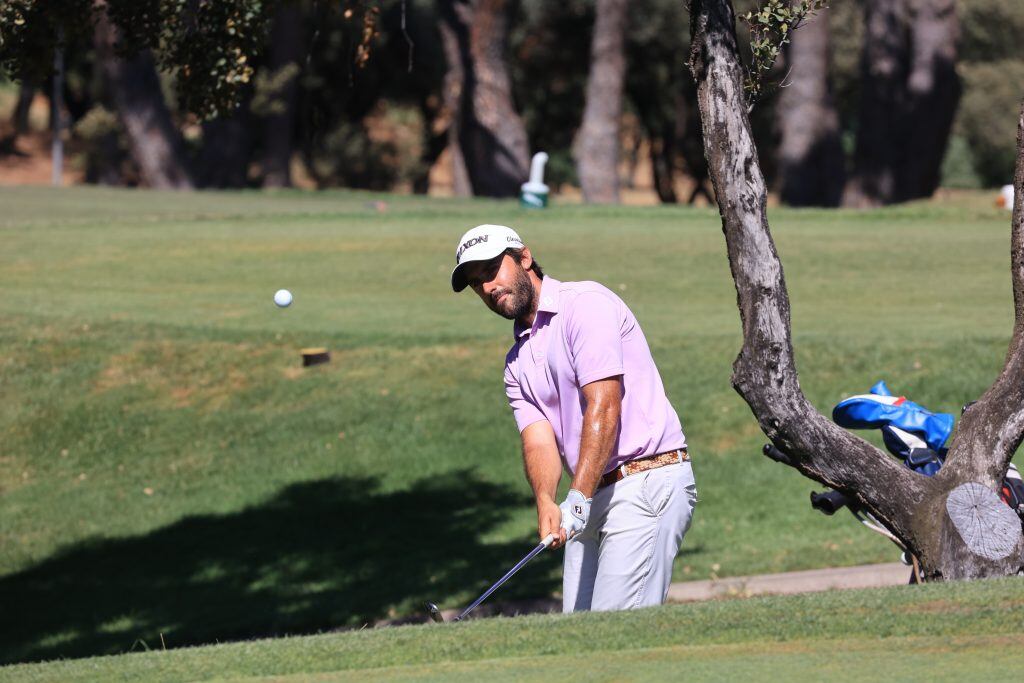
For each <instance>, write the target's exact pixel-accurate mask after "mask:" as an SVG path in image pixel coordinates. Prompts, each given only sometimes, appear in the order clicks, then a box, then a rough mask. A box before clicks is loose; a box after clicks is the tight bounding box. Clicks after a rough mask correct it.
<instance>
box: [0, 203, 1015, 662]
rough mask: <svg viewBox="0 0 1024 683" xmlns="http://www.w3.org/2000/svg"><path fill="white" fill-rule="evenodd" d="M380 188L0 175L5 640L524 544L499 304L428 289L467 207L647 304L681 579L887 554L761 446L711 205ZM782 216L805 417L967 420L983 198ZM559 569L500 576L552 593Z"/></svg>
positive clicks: (28, 652) (439, 594)
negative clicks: (906, 412)
mask: <svg viewBox="0 0 1024 683" xmlns="http://www.w3.org/2000/svg"><path fill="white" fill-rule="evenodd" d="M374 199H379V197H375V196H371V195H365V194H356V193H323V194H302V193H281V194H273V195H264V194H256V193H196V194H185V195H182V194H173V193H164V194H161V193H149V192H141V191H115V190H107V189H96V188H72V189H67V190H61V191H52V190H50V189H38V188H37V189H28V188H19V189H0V205H2V206H3V207H4V210H3V212H2V215H0V236H2V242H3V249H2V250H0V289H2V291H3V292H4V296H3V297H2V298H0V318H2V320H3V325H2V326H0V605H3V611H4V613H5V615H10V614H14V615H17V618H16V619H10V618H8V619H4V620H3V621H2V622H0V642H2V643H3V647H2V648H0V661H2V662H16V661H25V660H37V659H49V658H54V657H70V656H85V655H91V654H101V653H118V652H124V651H127V650H129V649H131V648H133V647H134V648H136V649H137V648H141V647H145V646H148V647H155V646H156V644H157V643H159V642H160V638H161V634H162V636H163V638H164V639H165V641H166V642H167V643H168V645H169V646H171V647H177V646H182V645H189V644H201V643H210V642H214V641H216V640H219V641H225V640H231V639H239V638H250V637H256V636H265V635H282V634H296V633H310V632H315V631H317V630H325V629H331V628H335V627H339V626H359V625H361V624H364V623H367V622H370V621H373V620H375V619H378V618H382V617H388V616H393V615H400V614H406V613H409V612H410V611H412V610H415V609H417V608H418V606H419V604H420V603H421V601H422V600H424V599H432V600H435V601H437V602H438V603H440V604H441V605H442V606H444V607H454V606H457V605H459V604H463V603H465V602H466V601H468V600H469V599H471V598H472V597H474V596H475V595H476V594H477V593H478V592H479V591H481V590H482V589H484V588H486V586H487V585H489V584H490V582H491V581H492V580H493V579H494V578H495V577H496V576H499V575H500V574H501V573H502V571H504V569H506V568H507V567H508V566H510V565H511V564H512V563H513V562H514V561H515V560H516V559H518V558H519V557H521V556H522V554H523V553H524V552H525V551H526V549H528V548H529V547H530V546H531V545H532V544H533V543H534V542H535V541H534V540H533V539H534V538H535V529H534V522H535V519H534V513H533V509H532V504H531V500H530V497H529V489H528V487H527V485H526V483H525V482H524V480H523V477H522V471H521V465H520V461H519V453H518V437H517V434H516V431H515V428H514V424H513V421H512V419H511V416H510V415H509V411H508V408H507V406H506V405H505V401H504V395H503V392H502V380H501V368H502V360H503V357H504V353H505V351H506V350H507V348H508V345H509V343H510V334H509V324H508V323H507V322H505V321H503V320H501V319H499V318H497V317H496V316H494V315H493V314H490V313H489V312H488V311H486V310H485V309H484V307H483V305H482V304H481V303H480V302H479V301H478V300H476V299H475V298H474V297H473V296H472V295H471V294H468V293H466V294H464V295H462V296H455V295H453V294H452V293H451V291H450V288H449V286H448V275H449V273H450V267H451V262H452V248H453V244H454V240H455V239H456V238H457V237H458V235H459V234H461V232H462V231H463V230H464V229H466V228H467V227H469V226H472V225H475V224H478V223H483V222H498V223H507V224H510V225H513V226H515V227H516V228H517V229H519V230H520V232H521V233H522V235H523V236H524V238H525V239H526V241H527V242H528V243H529V244H530V245H531V246H532V247H533V248H534V250H535V252H536V254H537V256H538V259H539V260H540V262H541V263H542V264H543V265H544V267H545V269H546V270H547V271H548V272H549V273H550V274H551V275H553V276H555V277H559V278H560V279H565V280H571V279H595V280H599V281H601V282H604V283H606V284H607V285H608V286H610V287H612V288H613V289H615V290H616V291H618V292H620V294H621V295H622V296H623V297H624V299H625V300H626V301H627V303H629V304H630V306H631V307H632V308H633V310H634V311H635V312H636V314H637V316H638V318H639V320H640V322H641V324H642V325H643V327H644V330H645V332H646V334H647V337H648V339H649V341H650V342H651V345H652V348H653V351H654V355H655V358H656V360H657V362H658V364H659V367H660V368H661V370H662V374H663V376H664V379H665V384H666V388H667V391H668V393H669V396H670V398H671V399H672V400H673V402H674V404H675V405H676V407H677V409H678V410H679V412H680V414H681V417H682V419H683V423H684V428H685V430H686V433H687V435H688V438H689V441H690V446H691V453H692V454H693V456H694V460H695V462H694V467H695V471H696V474H697V479H698V488H699V490H700V498H701V502H700V504H699V505H698V510H697V513H696V516H695V521H694V526H693V528H692V530H691V532H690V534H689V535H688V536H687V539H686V541H685V544H684V548H683V551H682V552H681V554H680V556H679V558H678V560H677V565H676V578H677V579H680V580H685V579H697V578H707V577H709V576H712V575H719V576H728V575H737V574H748V573H760V572H774V571H785V570H791V569H807V568H815V567H822V566H829V565H844V564H858V563H864V562H872V561H891V560H892V559H894V558H895V552H894V550H893V548H892V546H891V545H890V544H888V542H886V541H884V540H883V539H880V538H878V537H875V536H873V535H871V534H869V533H867V532H865V531H863V530H862V529H860V528H859V527H858V526H856V525H855V524H854V523H852V521H850V520H847V519H842V518H840V519H830V518H825V517H823V516H821V515H819V514H817V513H813V512H812V511H811V510H810V507H809V505H808V503H807V493H808V491H809V490H810V489H811V488H812V484H811V482H809V481H807V480H805V479H803V478H802V477H801V476H800V475H798V474H797V473H796V472H795V471H793V470H790V469H788V468H786V467H783V466H781V465H778V464H776V463H772V462H770V461H768V460H767V459H766V458H764V457H762V456H761V455H760V454H759V447H760V445H761V443H762V442H763V437H762V436H761V435H760V432H759V430H758V428H757V425H756V424H755V422H754V420H753V419H752V418H751V416H750V412H749V410H748V409H747V408H746V406H745V405H744V404H743V403H742V401H741V400H740V399H739V398H738V397H737V396H736V395H735V393H734V392H733V391H732V389H731V388H730V386H729V373H730V365H731V362H732V360H733V358H734V356H735V353H736V351H737V349H738V348H739V315H738V313H737V310H736V306H735V292H734V290H733V286H732V281H731V279H730V277H729V272H728V264H727V261H726V257H725V248H724V241H723V239H722V235H721V230H720V223H719V219H718V216H717V213H716V212H714V211H710V210H695V209H688V208H672V207H652V208H593V207H575V206H556V207H554V208H552V209H550V210H547V211H544V212H523V211H522V210H520V209H519V208H518V207H516V206H515V205H514V204H513V203H510V202H489V201H464V202H456V201H443V200H427V199H423V198H408V197H407V198H397V197H386V198H383V199H385V200H386V201H387V208H386V210H383V211H382V210H380V207H379V206H378V205H377V204H375V203H372V202H371V200H374ZM771 220H772V228H773V232H774V234H775V237H776V240H777V242H778V246H779V251H780V253H781V256H782V259H783V263H784V266H785V268H786V276H787V282H788V285H789V288H790V294H791V297H792V301H793V325H794V333H795V343H796V348H797V360H798V363H799V368H800V372H801V382H802V386H803V388H804V390H805V392H806V393H807V395H808V397H809V398H810V400H811V401H812V402H813V403H814V404H815V405H816V406H818V407H819V408H820V409H822V410H823V411H829V410H830V409H831V406H832V405H834V404H835V403H836V402H837V401H838V400H840V399H841V398H843V397H844V396H846V395H849V394H852V393H858V392H862V391H864V390H866V389H867V388H868V387H869V386H870V385H871V384H872V383H873V382H874V381H876V380H877V379H879V378H884V379H886V380H888V382H889V383H890V386H891V387H892V388H893V389H894V390H895V391H897V392H900V393H905V394H907V395H908V396H911V397H912V398H914V399H915V400H916V401H918V402H920V403H922V404H924V405H926V406H929V407H931V408H933V409H937V410H944V411H948V412H954V413H957V412H959V407H960V405H961V404H962V403H964V402H966V401H968V400H971V399H973V398H976V397H977V396H978V395H979V394H980V393H981V392H982V391H983V390H984V389H985V388H987V386H988V385H989V384H990V383H991V381H992V379H993V378H994V377H995V375H996V373H997V372H998V369H999V368H1000V366H1001V362H1002V359H1003V356H1004V354H1005V351H1006V343H1007V341H1008V339H1009V334H1010V330H1011V326H1012V302H1011V291H1010V280H1009V268H1008V262H1009V259H1008V246H1009V214H1008V213H1007V212H1004V211H1002V210H999V209H996V208H995V207H992V206H991V205H990V199H989V198H988V197H984V196H981V195H968V196H966V197H964V198H962V199H960V200H957V201H954V202H947V203H933V204H915V205H909V206H904V207H899V208H894V209H889V210H885V211H875V212H862V213H853V212H839V211H836V212H823V211H784V210H778V211H773V212H772V215H771ZM281 287H287V288H289V289H291V290H292V291H293V293H294V294H295V303H294V304H293V305H292V307H291V308H289V309H287V310H278V309H276V308H275V307H274V305H273V303H272V301H271V297H272V295H273V292H274V291H275V290H276V289H278V288H281ZM319 345H323V346H328V347H329V348H330V349H331V350H332V353H333V361H332V362H331V363H330V364H329V365H326V366H319V367H314V368H309V369H305V370H304V369H302V368H301V367H300V362H299V349H300V348H302V347H304V346H319ZM557 562H558V556H557V555H556V554H552V555H550V556H542V557H541V558H540V559H539V560H538V561H537V562H536V563H535V564H533V565H531V566H530V567H529V568H528V569H527V570H526V571H525V572H524V573H523V574H522V576H518V577H517V578H516V579H515V580H514V581H512V582H510V583H509V585H508V586H506V587H504V588H502V591H501V593H500V594H499V595H498V596H497V597H498V598H499V599H500V598H505V599H508V598H514V597H532V596H536V595H538V594H546V593H550V592H552V591H554V590H557V588H558V576H559V573H560V572H559V568H558V564H557Z"/></svg>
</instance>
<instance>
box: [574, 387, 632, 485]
mask: <svg viewBox="0 0 1024 683" xmlns="http://www.w3.org/2000/svg"><path fill="white" fill-rule="evenodd" d="M594 384H600V385H602V386H600V387H594V386H593V385H589V384H588V385H587V386H586V387H584V395H585V397H586V398H587V407H586V411H585V412H584V413H583V434H582V435H581V437H580V457H579V462H578V463H577V464H576V475H575V476H574V477H573V480H572V488H574V489H576V490H577V491H579V492H580V493H582V494H583V495H584V496H586V497H587V498H590V497H592V496H593V495H594V492H595V491H596V490H597V484H598V482H599V481H600V480H601V475H602V474H604V468H605V467H607V465H608V460H609V458H611V456H612V449H613V448H614V447H615V443H616V441H617V440H618V436H619V420H620V418H621V417H622V395H621V391H622V382H621V379H614V380H604V381H603V382H600V383H598V382H595V383H594ZM591 387H593V388H592V389H591ZM588 389H591V390H590V391H587V390H588Z"/></svg>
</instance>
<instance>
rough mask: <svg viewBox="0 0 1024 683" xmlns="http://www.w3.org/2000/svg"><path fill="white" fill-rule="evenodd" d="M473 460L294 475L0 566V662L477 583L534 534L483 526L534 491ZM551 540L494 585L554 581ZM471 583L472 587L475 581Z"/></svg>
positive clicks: (151, 643)
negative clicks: (23, 563)
mask: <svg viewBox="0 0 1024 683" xmlns="http://www.w3.org/2000/svg"><path fill="white" fill-rule="evenodd" d="M531 500H532V499H530V498H529V497H528V496H524V495H521V494H519V493H516V492H514V491H513V490H512V489H510V488H509V487H506V486H503V485H499V484H494V483H489V482H486V481H483V480H481V479H480V478H479V477H478V476H477V475H475V474H474V473H473V472H471V471H462V472H456V473H451V474H448V475H443V476H438V477H431V478H424V479H422V480H420V481H418V482H416V483H415V484H413V485H412V486H411V487H409V488H408V489H406V490H403V491H395V492H381V491H380V486H379V482H378V480H376V479H374V478H337V479H327V480H321V481H314V482H306V483H299V484H294V485H291V486H289V487H287V488H285V489H283V490H282V491H281V492H280V493H279V494H278V495H277V496H275V497H274V498H273V499H271V500H269V501H268V502H266V503H264V504H262V505H258V506H254V507H250V508H246V509H244V510H241V511H239V512H236V513H232V514H227V515H204V516H198V517H190V518H186V519H183V520H182V521H180V522H177V523H175V524H173V525H171V526H168V527H165V528H162V529H158V530H155V531H153V532H151V533H149V534H146V535H144V536H139V537H133V538H126V539H117V540H103V539H100V540H91V541H86V542H84V543H82V544H80V545H76V546H74V547H72V548H70V549H68V550H65V551H62V552H60V553H58V554H57V555H55V556H54V557H52V558H50V559H48V560H46V561H44V562H42V563H40V564H39V565H37V566H35V567H33V568H31V569H28V570H26V571H23V572H19V573H17V574H12V575H9V576H7V577H4V578H2V579H0V605H2V610H3V619H2V621H0V643H3V646H2V648H0V663H11V662H17V661H32V660H39V659H53V658H56V657H81V656H86V655H95V654H110V653H119V652H124V651H127V650H130V649H133V648H137V649H141V648H142V647H149V648H160V647H162V646H163V645H162V643H161V637H162V638H163V642H164V643H166V646H167V647H179V646H183V645H195V644H200V643H211V642H215V641H223V640H236V639H243V638H254V637H262V636H275V635H283V634H298V633H311V632H316V631H320V630H327V629H334V628H338V627H345V626H360V625H362V624H366V623H372V622H373V621H374V620H376V619H380V618H384V617H389V616H395V615H396V614H407V613H409V612H410V611H412V610H416V609H419V608H420V606H421V605H422V603H423V601H424V600H434V601H437V602H439V603H442V604H445V603H446V602H447V603H449V604H447V605H446V606H454V605H451V604H450V601H451V600H453V599H459V598H461V599H465V596H466V595H468V594H472V593H474V592H475V591H481V592H482V591H483V590H484V589H486V588H487V586H488V585H490V582H492V581H494V580H495V579H496V578H497V577H499V576H500V575H501V574H502V573H504V571H505V570H506V569H507V568H508V567H510V566H511V565H512V564H514V563H515V562H516V561H517V560H519V559H520V558H521V557H522V556H523V555H524V554H525V553H526V552H527V551H528V550H529V549H530V547H532V545H533V544H534V543H535V539H534V538H533V537H532V536H523V537H521V538H517V539H514V540H512V541H509V542H506V543H484V542H483V537H484V536H485V535H486V534H488V533H490V532H492V531H493V530H494V529H495V527H496V526H497V525H499V524H501V523H502V522H504V521H505V519H506V517H507V515H508V514H509V513H510V511H511V510H513V509H515V508H517V507H520V506H523V505H527V504H529V503H530V502H531ZM558 559H559V558H558V557H556V556H555V554H550V555H548V554H544V555H542V556H541V557H538V558H537V559H536V560H535V561H534V562H533V563H531V565H530V566H528V567H527V568H526V569H524V570H523V572H521V573H520V574H519V575H517V576H516V578H515V580H514V581H513V582H510V583H509V584H508V585H506V586H503V587H502V596H501V597H502V598H503V599H508V598H514V597H538V596H544V595H549V594H550V593H551V592H552V590H553V589H554V588H555V587H556V580H555V574H554V573H553V570H554V569H555V567H556V565H557V562H558ZM471 597H472V596H471Z"/></svg>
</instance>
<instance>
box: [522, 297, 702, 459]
mask: <svg viewBox="0 0 1024 683" xmlns="http://www.w3.org/2000/svg"><path fill="white" fill-rule="evenodd" d="M514 334H515V344H513V346H512V348H511V349H510V350H509V352H508V355H507V356H506V357H505V393H506V394H507V395H508V402H509V405H510V406H511V407H512V413H513V415H514V416H515V419H516V424H517V425H518V426H519V431H520V432H522V431H523V430H524V429H526V427H528V426H529V425H531V424H533V423H534V422H537V421H539V420H547V421H548V422H550V423H551V426H552V427H553V428H554V432H555V438H556V439H557V440H558V450H559V452H560V453H561V454H562V460H563V462H564V463H565V465H566V467H568V469H569V471H570V472H572V473H574V474H575V472H576V463H577V462H578V461H579V455H580V436H581V434H582V433H583V407H584V398H583V392H582V390H581V387H582V386H584V385H586V384H589V383H590V382H594V381H596V380H599V379H606V378H608V377H614V376H616V375H622V380H623V385H624V388H625V391H624V393H623V395H622V421H621V427H620V430H619V438H618V441H617V442H616V444H615V449H614V451H613V455H612V457H611V459H610V460H609V462H608V467H607V468H606V469H605V472H610V471H611V470H613V469H615V468H616V467H618V466H619V465H621V464H622V463H624V462H627V461H629V460H633V459H634V458H638V457H643V456H645V455H654V454H655V453H664V452H665V451H671V450H674V449H676V448H683V447H685V446H686V437H685V436H684V435H683V429H682V426H681V425H680V423H679V416H678V415H676V411H675V410H674V409H673V408H672V405H671V404H670V403H669V401H668V397H666V396H665V387H664V385H662V383H661V375H660V374H658V368H657V367H655V365H654V359H653V358H652V357H651V350H650V347H648V346H647V339H646V338H645V337H644V333H643V331H642V330H641V329H640V323H638V322H637V320H636V318H635V317H634V316H633V313H632V312H631V311H630V310H629V308H627V307H626V304H625V303H623V301H622V299H620V298H619V297H618V296H616V295H615V293H614V292H612V291H611V290H609V289H608V288H607V287H604V286H602V285H599V284H598V283H596V282H559V281H558V280H555V279H554V278H551V277H545V278H544V281H543V284H542V285H541V290H540V302H539V304H538V307H537V315H536V317H535V319H534V321H533V327H531V328H530V329H526V328H524V327H522V326H520V325H519V324H518V323H516V325H515V327H514Z"/></svg>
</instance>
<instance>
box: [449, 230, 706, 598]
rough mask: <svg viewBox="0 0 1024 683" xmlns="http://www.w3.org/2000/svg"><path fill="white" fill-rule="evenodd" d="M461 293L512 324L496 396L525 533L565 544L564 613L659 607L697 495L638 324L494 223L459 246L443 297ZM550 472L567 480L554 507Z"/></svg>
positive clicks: (615, 301) (604, 292)
mask: <svg viewBox="0 0 1024 683" xmlns="http://www.w3.org/2000/svg"><path fill="white" fill-rule="evenodd" d="M467 286H468V287H471V288H472V289H473V291H474V292H476V293H477V295H478V296H479V297H480V298H481V299H483V301H484V303H485V304H486V305H487V307H488V308H490V309H491V310H492V311H494V312H495V313H497V314H498V315H500V316H502V317H505V318H508V319H509V320H514V321H515V324H514V325H513V338H514V343H513V345H512V349H511V350H510V351H509V352H508V355H507V356H506V358H505V393H506V394H507V395H508V402H509V405H510V406H511V407H512V413H513V415H514V416H515V420H516V424H517V425H518V427H519V432H520V435H521V438H522V441H523V461H524V465H525V469H526V477H527V479H528V480H529V482H530V486H531V487H533V494H534V497H535V498H536V502H537V527H538V533H539V534H540V537H541V538H544V537H545V536H547V535H548V534H549V533H553V534H555V536H556V541H555V543H554V545H553V546H552V547H558V546H561V545H565V563H564V571H563V578H562V582H563V588H562V609H563V611H564V612H573V611H577V610H618V609H631V608H634V607H644V606H647V605H659V604H661V603H663V602H664V601H665V597H666V595H667V594H668V587H669V582H670V580H671V578H672V561H673V560H674V559H675V556H676V553H677V552H678V550H679V544H680V543H681V542H682V540H683V535H684V534H686V531H687V529H688V528H689V526H690V518H691V516H692V514H693V508H694V505H695V504H696V502H697V487H696V484H695V483H694V479H693V471H692V470H691V468H690V457H689V455H688V454H687V451H686V437H685V436H684V435H683V430H682V426H681V425H680V423H679V417H678V416H677V415H676V411H675V410H674V409H673V408H672V405H671V404H670V403H669V401H668V398H667V397H666V396H665V388H664V386H663V385H662V382H661V376H660V375H659V374H658V369H657V368H656V367H655V365H654V360H653V358H652V357H651V351H650V348H649V347H648V346H647V340H646V339H645V338H644V333H643V332H642V331H641V329H640V324H639V323H638V322H637V320H636V318H635V317H634V316H633V313H632V312H631V311H630V310H629V308H627V307H626V304H625V303H623V302H622V300H621V299H620V298H619V297H618V296H616V295H615V293H613V292H612V291H610V290H609V289H607V288H606V287H603V286H601V285H599V284H597V283H596V282H559V281H558V280H556V279H554V278H553V277H550V276H546V275H544V272H543V271H542V270H541V267H540V264H539V263H537V261H536V259H534V257H533V254H532V253H531V252H530V249H529V248H528V247H526V246H525V245H524V244H523V241H522V240H521V239H520V237H519V235H518V234H516V232H515V231H514V230H512V229H511V228H507V227H505V226H501V225H481V226H478V227H476V228H473V229H472V230H470V231H469V232H467V233H466V234H465V235H463V236H462V239H460V240H459V243H458V246H457V247H456V250H455V270H454V271H452V289H454V290H455V291H456V292H460V291H462V290H463V289H465V288H466V287H467ZM563 467H564V468H565V469H566V470H567V471H568V472H569V475H570V476H571V477H572V484H571V487H570V489H569V493H568V495H567V496H566V498H565V500H564V501H562V503H561V505H559V504H558V503H557V502H556V500H555V496H556V495H557V488H558V483H559V480H560V479H561V476H562V469H563Z"/></svg>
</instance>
